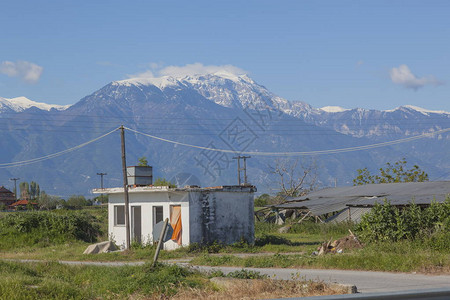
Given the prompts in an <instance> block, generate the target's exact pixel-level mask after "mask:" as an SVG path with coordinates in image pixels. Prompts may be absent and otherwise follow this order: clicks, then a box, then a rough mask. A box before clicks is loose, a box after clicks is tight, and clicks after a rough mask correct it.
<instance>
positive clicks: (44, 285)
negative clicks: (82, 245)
mask: <svg viewBox="0 0 450 300" xmlns="http://www.w3.org/2000/svg"><path fill="white" fill-rule="evenodd" d="M0 278H2V284H0V295H1V299H104V298H106V299H125V298H127V297H129V296H130V295H134V296H136V297H133V298H142V297H146V296H152V295H165V296H167V297H168V296H170V295H173V294H175V293H176V292H177V291H178V289H179V288H180V287H188V288H189V287H190V288H195V287H201V286H203V285H205V283H206V281H207V279H206V278H205V277H204V276H201V275H200V274H197V273H193V272H191V271H189V270H187V269H185V268H181V267H178V266H175V265H173V266H162V265H158V266H157V267H156V268H152V269H150V266H148V265H145V266H124V267H98V266H67V265H61V264H58V263H39V264H37V263H36V264H24V263H13V262H2V261H0Z"/></svg>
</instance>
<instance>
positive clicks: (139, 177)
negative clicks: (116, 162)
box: [127, 166, 153, 186]
mask: <svg viewBox="0 0 450 300" xmlns="http://www.w3.org/2000/svg"><path fill="white" fill-rule="evenodd" d="M127 177H128V185H137V186H145V185H152V184H153V168H152V167H150V166H145V167H142V166H130V167H127Z"/></svg>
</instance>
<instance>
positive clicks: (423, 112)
mask: <svg viewBox="0 0 450 300" xmlns="http://www.w3.org/2000/svg"><path fill="white" fill-rule="evenodd" d="M404 108H406V109H410V110H415V111H417V112H420V113H422V114H424V115H428V114H430V113H432V114H447V115H448V114H450V112H447V111H443V110H428V109H425V108H422V107H418V106H414V105H403V106H400V107H397V108H394V109H390V110H385V112H394V111H397V110H402V109H404Z"/></svg>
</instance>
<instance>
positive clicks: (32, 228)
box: [0, 211, 100, 247]
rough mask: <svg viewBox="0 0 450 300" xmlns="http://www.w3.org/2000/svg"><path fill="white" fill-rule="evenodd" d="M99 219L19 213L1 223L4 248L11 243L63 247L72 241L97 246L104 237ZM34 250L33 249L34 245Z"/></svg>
mask: <svg viewBox="0 0 450 300" xmlns="http://www.w3.org/2000/svg"><path fill="white" fill-rule="evenodd" d="M96 221H97V220H96V218H95V217H93V216H91V215H88V214H86V213H82V212H69V211H67V212H64V213H54V212H47V211H39V212H36V211H34V212H15V213H9V214H7V215H6V216H5V217H4V218H2V219H0V236H1V240H2V243H0V246H1V247H5V246H6V244H8V242H7V240H9V241H10V242H11V243H12V244H15V245H16V246H27V243H39V242H40V241H46V242H47V243H62V242H66V241H68V240H82V241H85V242H93V241H95V240H96V238H97V236H98V235H99V234H100V227H99V225H98V224H97V223H96ZM30 246H31V245H30Z"/></svg>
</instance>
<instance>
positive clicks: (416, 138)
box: [125, 127, 450, 156]
mask: <svg viewBox="0 0 450 300" xmlns="http://www.w3.org/2000/svg"><path fill="white" fill-rule="evenodd" d="M125 129H127V130H129V131H131V132H134V133H137V134H141V135H144V136H147V137H150V138H152V139H156V140H160V141H163V142H167V143H171V144H175V145H180V146H186V147H191V148H197V149H202V150H208V151H216V152H224V153H236V151H234V150H227V149H217V148H209V147H203V146H197V145H192V144H187V143H181V142H177V141H173V140H169V139H165V138H161V137H157V136H154V135H151V134H147V133H143V132H140V131H137V130H134V129H131V128H127V127H125ZM448 131H450V128H446V129H442V130H438V131H435V132H430V133H424V134H421V135H418V136H413V137H408V138H403V139H398V140H394V141H389V142H382V143H376V144H371V145H365V146H357V147H348V148H340V149H330V150H318V151H304V152H252V151H242V152H239V153H240V154H247V155H259V156H306V155H319V154H336V153H344V152H351V151H360V150H368V149H373V148H380V147H385V146H391V145H396V144H401V143H406V142H411V141H414V140H418V139H422V138H425V137H429V136H433V135H436V134H441V133H444V132H448Z"/></svg>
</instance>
